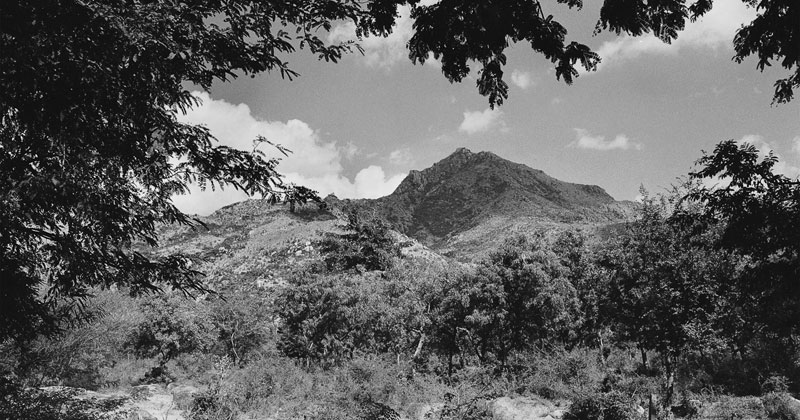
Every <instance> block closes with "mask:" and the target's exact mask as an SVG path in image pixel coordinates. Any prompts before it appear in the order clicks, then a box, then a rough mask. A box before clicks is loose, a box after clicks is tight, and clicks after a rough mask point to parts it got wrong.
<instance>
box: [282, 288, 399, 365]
mask: <svg viewBox="0 0 800 420" xmlns="http://www.w3.org/2000/svg"><path fill="white" fill-rule="evenodd" d="M398 297H399V296H398V295H397V294H395V293H392V291H391V290H389V289H388V288H387V287H386V284H383V283H379V282H377V281H376V279H375V278H374V277H363V276H352V277H349V276H346V275H314V276H310V277H307V278H298V279H296V280H295V283H294V284H293V287H291V288H288V289H286V290H284V291H282V292H281V293H280V295H279V296H278V298H277V300H276V314H277V315H278V317H279V318H280V319H281V321H282V322H281V327H280V328H279V330H278V333H279V335H280V340H279V342H278V349H279V350H280V351H281V352H283V353H284V354H285V355H287V356H289V357H293V358H298V359H301V360H306V362H312V361H313V362H315V363H319V364H321V365H322V366H333V365H337V364H340V363H341V362H342V361H343V360H347V359H350V358H352V357H353V356H354V355H355V354H356V353H357V352H377V353H382V352H386V351H395V352H405V351H406V350H407V348H408V347H410V344H409V343H408V342H406V341H405V339H406V338H407V337H408V334H407V333H405V332H404V331H405V329H406V328H411V329H414V326H412V325H405V324H404V321H405V320H404V319H403V318H402V317H401V315H402V314H400V313H398V312H399V311H398V310H397V308H403V307H404V305H403V304H402V303H401V301H400V300H399V299H398Z"/></svg>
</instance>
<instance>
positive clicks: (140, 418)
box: [126, 409, 158, 420]
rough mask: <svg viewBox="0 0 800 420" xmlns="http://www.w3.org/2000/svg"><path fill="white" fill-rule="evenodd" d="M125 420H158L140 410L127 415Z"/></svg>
mask: <svg viewBox="0 0 800 420" xmlns="http://www.w3.org/2000/svg"><path fill="white" fill-rule="evenodd" d="M126 420H158V419H157V418H156V416H154V415H152V414H150V413H148V412H147V411H145V410H142V409H135V410H133V411H131V412H130V413H129V414H128V418H127V419H126Z"/></svg>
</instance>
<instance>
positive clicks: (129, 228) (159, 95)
mask: <svg viewBox="0 0 800 420" xmlns="http://www.w3.org/2000/svg"><path fill="white" fill-rule="evenodd" d="M273 6H275V7H272V6H270V7H264V5H262V4H261V3H259V2H249V1H237V2H235V3H234V4H230V5H228V4H227V3H226V4H223V3H219V2H213V1H202V2H198V3H193V4H191V5H189V4H186V3H175V2H138V1H137V2H122V1H113V2H107V1H86V2H84V1H72V0H60V1H58V2H57V3H56V4H43V3H36V2H19V1H12V2H4V3H3V6H2V9H1V10H0V16H2V25H0V28H2V36H0V50H2V51H3V56H2V58H0V69H2V71H0V74H2V76H0V84H2V85H3V87H4V94H3V96H2V98H1V99H0V141H2V147H1V148H0V173H2V174H4V176H3V177H2V180H0V182H1V183H2V187H0V190H1V191H3V195H2V199H1V200H0V218H2V220H3V224H2V227H0V262H1V263H2V264H0V275H2V277H3V278H4V279H5V282H4V286H3V293H2V295H0V299H2V301H0V307H1V308H2V312H0V316H2V322H0V325H2V326H3V327H2V329H0V334H2V335H1V336H0V337H2V338H5V337H17V336H24V335H26V334H29V333H36V332H44V331H46V329H45V328H44V326H46V325H48V324H52V323H53V322H54V319H58V318H60V317H61V315H62V314H58V313H54V312H53V311H52V306H53V305H52V302H54V301H55V300H56V299H57V298H59V297H68V298H76V299H79V300H80V299H84V298H86V297H87V296H88V295H89V294H90V289H91V288H92V287H94V286H100V287H108V286H110V285H112V284H117V285H128V286H130V287H131V291H132V292H133V293H140V292H144V291H153V290H158V289H159V288H160V285H168V286H169V287H171V288H175V289H179V290H185V291H191V290H203V289H204V287H203V284H202V282H201V280H200V279H199V278H198V276H197V275H198V274H199V273H197V272H196V271H195V270H194V269H192V261H191V260H190V259H189V258H188V257H187V256H185V255H182V254H180V253H175V254H168V255H164V256H155V255H149V254H148V253H146V252H143V250H134V249H131V245H132V244H134V243H143V244H146V245H148V246H155V245H156V244H157V229H158V226H159V225H160V224H162V223H178V224H184V225H194V224H196V223H197V221H196V220H194V219H193V218H191V217H190V216H189V215H187V214H184V213H182V212H181V211H179V210H178V209H177V208H176V207H175V206H174V204H173V202H172V200H171V199H172V196H173V195H174V194H181V193H186V192H187V190H188V187H189V185H190V184H191V183H197V184H198V185H200V186H201V187H203V188H205V187H207V186H208V187H211V188H216V187H222V186H232V187H234V188H237V189H241V190H244V191H246V192H248V193H250V194H261V195H265V196H270V195H272V194H284V193H289V194H290V195H292V197H293V199H295V200H297V199H301V200H302V201H304V200H305V199H318V198H317V197H316V195H315V194H314V193H313V192H311V191H308V190H303V191H302V192H303V197H297V195H296V194H293V193H294V190H292V189H291V187H290V186H286V185H284V183H283V182H282V180H281V177H280V176H279V174H278V173H277V172H276V170H275V167H276V165H277V163H278V160H277V159H274V158H267V156H266V155H265V154H264V153H263V152H261V151H259V150H254V151H252V152H245V151H240V150H236V149H231V148H228V147H225V146H215V145H214V144H213V142H214V138H213V137H212V136H211V134H210V133H209V131H208V130H207V129H206V128H203V127H199V126H191V125H186V124H182V123H179V122H178V120H177V114H178V112H181V111H185V110H186V109H187V108H189V107H191V106H193V105H196V101H197V99H196V98H195V97H193V96H192V95H191V93H190V92H189V91H188V90H187V89H186V87H185V86H187V85H185V84H184V83H186V82H189V83H193V84H195V85H197V86H201V87H203V88H205V89H208V88H209V87H210V86H211V84H212V83H213V82H214V81H215V80H216V81H226V80H229V79H230V78H232V77H235V76H236V74H237V73H238V74H241V73H244V74H255V73H259V72H262V71H267V70H277V71H280V72H281V74H282V75H285V76H288V77H291V76H293V75H294V73H293V72H292V71H291V70H289V69H288V67H287V65H286V63H285V62H284V61H283V60H281V59H280V55H283V54H286V53H290V52H292V51H294V49H295V46H294V45H293V42H298V43H300V44H301V45H302V46H307V47H308V48H309V49H310V50H311V51H312V52H313V53H315V54H317V55H318V56H320V58H324V59H327V60H336V59H338V58H339V57H340V56H341V54H342V53H343V52H345V51H346V50H347V49H348V45H330V46H328V45H325V43H324V42H322V41H321V39H320V38H319V37H318V36H317V35H316V34H315V31H316V30H317V29H318V28H326V27H329V25H330V22H331V21H332V20H337V19H347V18H350V19H353V18H355V16H357V15H358V7H357V6H356V4H355V2H337V1H328V0H317V1H312V2H302V3H281V4H277V3H275V4H273ZM214 22H217V23H214ZM223 22H224V23H223ZM289 27H290V28H291V29H292V30H293V31H294V30H295V28H296V29H297V33H296V35H290V34H289V33H288V32H287V31H286V30H285V29H281V28H287V29H288V28H289ZM256 140H257V142H258V143H264V142H266V141H267V140H266V139H263V138H258V139H256ZM173 162H178V163H173ZM41 288H44V289H45V290H44V291H46V292H47V293H46V294H39V291H40V289H41ZM78 308H79V307H78Z"/></svg>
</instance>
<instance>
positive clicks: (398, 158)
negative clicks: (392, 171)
mask: <svg viewBox="0 0 800 420" xmlns="http://www.w3.org/2000/svg"><path fill="white" fill-rule="evenodd" d="M413 161H414V156H413V155H412V154H411V150H409V149H408V148H404V149H397V150H395V151H393V152H392V153H390V154H389V162H391V163H392V164H393V165H409V164H411V162H413Z"/></svg>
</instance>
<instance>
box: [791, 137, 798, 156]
mask: <svg viewBox="0 0 800 420" xmlns="http://www.w3.org/2000/svg"><path fill="white" fill-rule="evenodd" d="M792 151H793V152H795V153H797V154H798V155H800V136H795V138H793V139H792Z"/></svg>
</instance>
